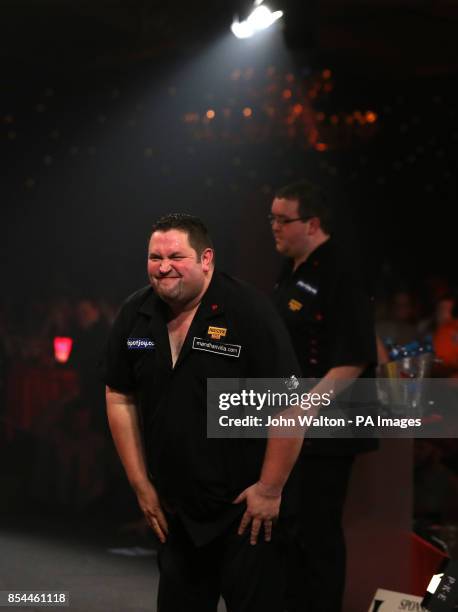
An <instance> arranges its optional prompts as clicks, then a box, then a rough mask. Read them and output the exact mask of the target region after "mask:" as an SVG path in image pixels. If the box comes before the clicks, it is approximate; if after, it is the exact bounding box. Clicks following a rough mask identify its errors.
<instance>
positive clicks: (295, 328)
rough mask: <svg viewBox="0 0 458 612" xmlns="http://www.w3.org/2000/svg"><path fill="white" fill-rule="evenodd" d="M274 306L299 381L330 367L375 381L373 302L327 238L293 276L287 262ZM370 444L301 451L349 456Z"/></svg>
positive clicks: (315, 445) (317, 444)
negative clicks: (356, 370) (359, 368)
mask: <svg viewBox="0 0 458 612" xmlns="http://www.w3.org/2000/svg"><path fill="white" fill-rule="evenodd" d="M274 301H275V304H276V306H277V309H278V311H279V312H280V314H281V317H282V319H283V321H284V322H285V323H286V327H287V328H288V330H289V332H290V335H291V339H292V342H293V346H294V349H295V351H296V355H297V358H298V360H299V364H300V366H301V372H302V376H303V377H304V378H318V379H319V378H322V377H323V376H324V375H325V374H326V373H327V372H328V371H329V370H330V369H331V368H335V367H338V366H348V365H360V364H367V367H366V369H365V371H364V372H363V374H362V375H361V376H362V377H364V378H373V377H375V366H376V363H377V351H376V343H375V331H374V314H373V303H372V300H371V298H370V296H369V295H368V293H367V292H366V290H365V289H364V287H363V283H362V282H361V280H360V278H359V275H358V273H357V270H356V269H355V267H354V266H353V265H352V264H351V263H350V262H349V260H348V259H347V258H346V257H345V256H344V255H343V253H342V252H340V251H338V250H337V248H336V247H335V245H334V243H333V241H332V240H331V239H328V240H327V241H326V242H324V243H323V244H322V245H320V246H319V247H318V248H317V249H315V250H314V251H313V252H312V253H311V254H310V256H309V257H308V258H307V259H306V261H305V262H304V263H302V264H301V265H299V266H298V268H297V269H296V270H294V272H293V262H292V260H289V261H287V262H286V263H285V266H284V267H283V270H282V272H281V275H280V278H279V280H278V282H277V284H276V285H275V290H274ZM373 447H374V443H373V441H365V440H358V441H353V440H314V441H308V442H306V443H305V444H304V451H305V452H306V451H307V448H309V450H312V451H313V450H316V451H318V452H325V453H326V454H327V453H328V452H330V453H338V454H340V453H344V454H347V453H350V452H357V451H359V450H363V449H365V448H373Z"/></svg>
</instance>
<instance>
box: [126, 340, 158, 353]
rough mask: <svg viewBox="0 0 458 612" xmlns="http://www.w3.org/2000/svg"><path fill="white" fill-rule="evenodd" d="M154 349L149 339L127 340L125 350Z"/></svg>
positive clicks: (154, 345) (153, 343) (153, 344)
mask: <svg viewBox="0 0 458 612" xmlns="http://www.w3.org/2000/svg"><path fill="white" fill-rule="evenodd" d="M155 347H156V343H155V342H153V340H151V339H150V338H127V348H128V349H129V350H135V349H137V350H138V349H143V350H147V351H152V350H153V349H154V348H155Z"/></svg>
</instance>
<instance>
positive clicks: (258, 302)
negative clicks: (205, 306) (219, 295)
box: [219, 273, 280, 324]
mask: <svg viewBox="0 0 458 612" xmlns="http://www.w3.org/2000/svg"><path fill="white" fill-rule="evenodd" d="M219 280H220V282H221V284H222V286H223V287H224V292H225V301H226V307H227V308H228V309H229V310H230V311H231V312H232V313H233V314H235V315H238V316H239V318H240V319H242V320H243V321H245V322H246V323H251V322H253V323H258V324H259V323H261V322H265V321H267V320H268V321H272V320H274V321H277V320H279V319H280V316H279V315H278V313H277V311H276V310H275V307H274V305H273V304H272V301H271V300H270V299H269V297H268V296H267V295H265V294H264V293H262V292H261V291H260V290H259V289H257V288H256V287H253V285H250V284H249V283H247V282H245V281H242V280H240V279H238V278H235V277H233V276H229V275H228V274H224V273H219Z"/></svg>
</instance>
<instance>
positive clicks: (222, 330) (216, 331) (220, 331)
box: [207, 325, 227, 340]
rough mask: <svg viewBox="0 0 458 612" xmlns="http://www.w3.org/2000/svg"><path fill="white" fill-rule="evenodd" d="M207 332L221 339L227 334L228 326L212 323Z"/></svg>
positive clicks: (215, 338)
mask: <svg viewBox="0 0 458 612" xmlns="http://www.w3.org/2000/svg"><path fill="white" fill-rule="evenodd" d="M207 334H208V335H209V336H210V337H211V338H213V340H219V339H220V338H224V336H225V335H226V334H227V327H213V326H212V325H210V326H209V328H208V330H207Z"/></svg>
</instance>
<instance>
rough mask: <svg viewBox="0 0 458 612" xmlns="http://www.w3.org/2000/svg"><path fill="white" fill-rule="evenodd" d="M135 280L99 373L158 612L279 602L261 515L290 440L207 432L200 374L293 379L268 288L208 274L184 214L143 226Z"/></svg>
mask: <svg viewBox="0 0 458 612" xmlns="http://www.w3.org/2000/svg"><path fill="white" fill-rule="evenodd" d="M148 276H149V281H150V285H149V286H147V287H145V288H143V289H140V290H139V291H137V292H136V293H134V294H133V295H132V296H130V297H129V298H128V299H127V300H126V301H125V303H124V304H123V306H122V308H121V310H120V312H119V314H118V316H117V318H116V320H115V322H114V325H113V329H112V331H111V335H110V338H109V341H108V345H107V350H106V354H105V358H104V379H105V382H106V385H107V388H106V399H107V411H108V419H109V424H110V429H111V432H112V436H113V439H114V441H115V444H116V447H117V450H118V453H119V456H120V459H121V461H122V464H123V466H124V468H125V471H126V474H127V477H128V479H129V482H130V484H131V486H132V487H133V490H134V492H135V494H136V496H137V499H138V503H139V506H140V508H141V510H142V511H143V513H144V515H145V517H146V519H147V521H148V523H149V525H150V526H151V528H152V529H153V530H154V532H155V533H156V535H157V537H158V538H159V540H160V548H159V553H158V564H159V570H160V581H159V592H158V610H159V612H179V611H184V610H186V611H187V612H191V611H195V612H206V611H208V612H215V611H216V607H217V602H218V599H219V596H220V595H222V596H223V598H224V599H225V602H226V605H227V608H228V610H229V611H231V612H248V611H249V612H270V611H271V612H281V611H282V610H283V595H284V592H283V571H282V562H281V552H280V548H279V545H278V537H277V536H278V532H279V529H280V525H275V526H273V522H274V521H275V519H276V518H277V516H278V514H279V508H280V502H281V494H282V489H283V487H284V485H285V482H286V480H287V478H288V475H289V473H290V470H291V469H292V466H293V465H294V462H295V460H296V458H297V456H298V453H299V448H300V445H301V442H302V440H300V439H299V438H295V439H294V438H289V439H281V438H273V437H272V438H269V439H267V440H265V439H263V440H260V439H251V440H249V439H209V438H207V436H206V380H207V378H210V377H211V378H244V377H248V378H261V377H262V378H267V377H269V378H270V377H271V378H280V377H290V376H292V375H294V374H295V373H296V372H297V371H298V368H299V366H298V363H297V360H296V358H295V355H294V350H293V348H292V345H291V343H290V340H289V336H288V332H287V330H286V329H285V328H284V326H283V323H282V321H281V318H280V317H279V315H278V314H277V313H276V312H275V308H274V307H273V306H272V305H271V303H270V301H269V300H268V298H265V297H264V296H262V295H261V294H260V293H258V292H257V291H256V290H255V289H253V288H252V287H250V286H249V285H247V284H245V283H242V282H240V281H238V280H235V279H234V278H231V277H229V276H227V275H225V274H223V273H221V272H219V271H217V270H215V268H214V251H213V246H212V242H211V239H210V237H209V235H208V232H207V229H206V228H205V226H204V224H203V223H202V221H200V220H199V219H198V218H196V217H193V216H190V215H185V214H172V215H168V216H166V217H163V218H162V219H160V220H159V221H158V222H157V223H156V224H155V225H154V227H153V230H152V234H151V238H150V241H149V247H148ZM210 340H211V344H210V343H209V342H207V341H210ZM229 346H231V347H236V353H235V354H234V353H232V354H231V355H229V354H228V353H227V350H228V347H229ZM208 347H210V348H208Z"/></svg>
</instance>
